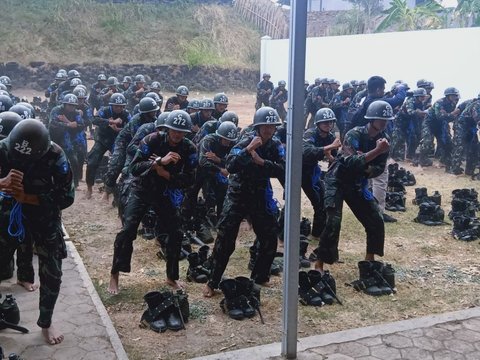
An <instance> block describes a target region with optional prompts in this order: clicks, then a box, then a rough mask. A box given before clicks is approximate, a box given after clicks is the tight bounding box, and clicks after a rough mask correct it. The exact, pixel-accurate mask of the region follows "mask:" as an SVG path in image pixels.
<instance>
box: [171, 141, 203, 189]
mask: <svg viewBox="0 0 480 360" xmlns="http://www.w3.org/2000/svg"><path fill="white" fill-rule="evenodd" d="M182 156H184V157H186V159H185V163H184V165H183V168H182V171H181V172H179V173H170V180H169V183H170V184H171V186H172V187H173V188H176V189H186V188H188V187H190V186H192V185H193V184H194V183H195V168H196V167H197V165H198V155H197V148H196V147H195V145H193V143H190V144H189V146H188V150H187V151H186V152H185V154H182Z"/></svg>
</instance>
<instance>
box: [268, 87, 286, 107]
mask: <svg viewBox="0 0 480 360" xmlns="http://www.w3.org/2000/svg"><path fill="white" fill-rule="evenodd" d="M287 100H288V90H287V89H285V88H283V89H282V88H280V87H279V86H277V87H276V88H275V89H273V92H272V95H270V99H269V101H270V106H271V107H273V108H274V109H276V108H277V107H279V106H283V104H285V103H286V102H287Z"/></svg>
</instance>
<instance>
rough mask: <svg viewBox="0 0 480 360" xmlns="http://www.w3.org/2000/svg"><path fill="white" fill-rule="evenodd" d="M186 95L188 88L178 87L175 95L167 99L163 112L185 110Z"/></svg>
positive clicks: (186, 103) (186, 104)
mask: <svg viewBox="0 0 480 360" xmlns="http://www.w3.org/2000/svg"><path fill="white" fill-rule="evenodd" d="M188 94H189V91H188V88H187V87H186V86H185V85H180V86H179V87H178V88H177V91H176V92H175V95H174V96H171V97H169V98H168V99H167V102H166V103H165V110H164V111H173V110H186V109H187V106H188V100H187V98H188Z"/></svg>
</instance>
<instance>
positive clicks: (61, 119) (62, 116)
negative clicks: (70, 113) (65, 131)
mask: <svg viewBox="0 0 480 360" xmlns="http://www.w3.org/2000/svg"><path fill="white" fill-rule="evenodd" d="M57 119H58V120H60V121H61V122H66V123H68V122H69V120H68V119H67V117H66V116H65V115H58V116H57Z"/></svg>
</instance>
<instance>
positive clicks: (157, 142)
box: [111, 132, 197, 280]
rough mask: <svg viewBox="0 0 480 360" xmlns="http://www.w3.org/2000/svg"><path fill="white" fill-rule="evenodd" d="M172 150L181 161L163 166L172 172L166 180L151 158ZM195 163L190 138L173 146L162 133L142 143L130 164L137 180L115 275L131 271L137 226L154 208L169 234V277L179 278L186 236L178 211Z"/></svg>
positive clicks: (115, 257)
mask: <svg viewBox="0 0 480 360" xmlns="http://www.w3.org/2000/svg"><path fill="white" fill-rule="evenodd" d="M170 151H174V152H176V153H178V154H179V155H180V156H181V158H180V160H179V161H178V162H177V163H176V164H173V163H170V164H168V165H166V166H164V168H165V170H167V171H168V172H169V173H170V180H166V179H164V178H163V177H160V176H158V174H157V173H156V171H155V170H154V169H153V167H152V161H151V160H150V157H151V156H152V155H153V154H155V155H157V156H165V155H167V154H168V153H169V152H170ZM196 164H197V149H196V148H195V145H194V144H193V143H192V142H191V141H189V140H188V139H183V140H182V142H181V143H180V144H178V145H177V146H171V145H169V143H168V134H167V133H163V132H159V133H153V134H150V135H148V136H147V137H145V138H144V139H143V140H142V141H141V143H140V147H139V150H138V151H137V153H136V154H135V157H134V159H133V160H132V162H131V164H130V170H131V174H132V175H133V176H134V179H133V181H132V184H131V193H130V195H129V198H128V203H127V206H126V208H125V214H124V219H125V221H124V224H123V227H122V230H121V231H120V232H119V233H118V234H117V236H116V238H115V245H114V253H113V264H112V270H111V273H112V274H116V273H118V272H120V271H122V272H130V263H131V258H132V252H133V241H134V240H135V238H136V237H137V229H138V226H139V224H140V221H141V220H142V218H143V216H144V215H145V213H146V211H147V210H148V209H149V208H150V207H153V209H154V211H155V212H156V215H157V219H158V220H159V221H161V222H162V224H163V225H164V226H165V228H166V230H167V233H168V235H169V236H168V241H167V244H166V247H167V249H166V257H167V277H168V278H169V279H171V280H177V279H178V278H179V273H178V258H179V255H180V245H181V240H182V235H183V234H182V232H181V230H180V225H181V221H180V216H179V212H178V208H179V206H180V203H181V200H182V199H181V195H179V192H180V191H182V190H183V189H185V188H187V187H188V186H190V185H191V184H192V181H193V173H194V169H195V166H196Z"/></svg>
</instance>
